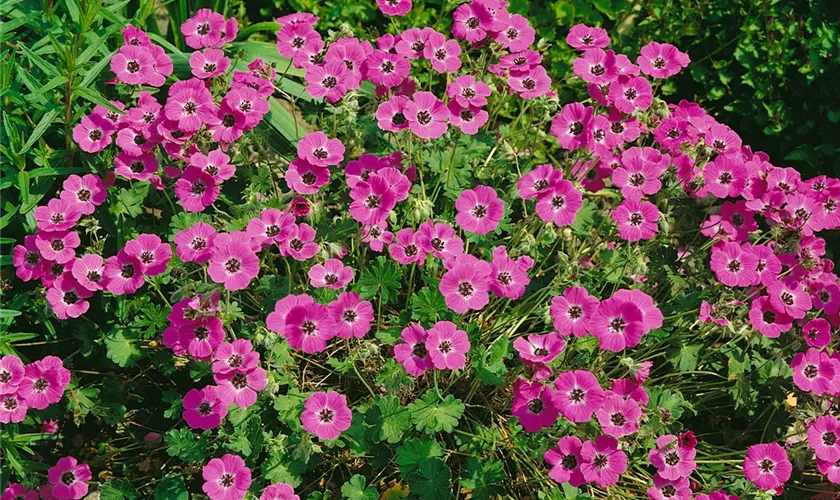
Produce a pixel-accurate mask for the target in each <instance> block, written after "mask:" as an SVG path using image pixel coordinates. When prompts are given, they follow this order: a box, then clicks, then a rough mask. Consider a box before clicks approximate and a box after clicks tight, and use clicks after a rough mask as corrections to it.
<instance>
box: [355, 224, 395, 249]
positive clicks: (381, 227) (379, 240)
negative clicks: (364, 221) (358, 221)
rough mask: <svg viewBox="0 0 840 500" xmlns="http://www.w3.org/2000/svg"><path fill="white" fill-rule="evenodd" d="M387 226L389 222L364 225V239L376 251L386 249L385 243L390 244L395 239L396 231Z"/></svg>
mask: <svg viewBox="0 0 840 500" xmlns="http://www.w3.org/2000/svg"><path fill="white" fill-rule="evenodd" d="M387 227H388V225H387V222H382V223H380V224H372V225H366V226H364V227H363V228H362V241H363V242H365V243H367V244H368V246H369V247H370V249H371V250H373V251H374V252H381V251H382V250H384V249H385V245H390V244H391V243H393V241H394V233H392V232H391V231H388V229H387Z"/></svg>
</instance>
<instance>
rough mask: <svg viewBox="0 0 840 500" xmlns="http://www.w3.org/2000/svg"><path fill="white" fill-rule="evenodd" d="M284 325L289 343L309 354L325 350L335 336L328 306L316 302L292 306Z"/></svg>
mask: <svg viewBox="0 0 840 500" xmlns="http://www.w3.org/2000/svg"><path fill="white" fill-rule="evenodd" d="M284 327H285V332H284V333H285V335H286V340H287V341H288V342H289V345H290V346H291V347H292V348H294V349H301V350H302V351H303V352H305V353H307V354H311V353H313V352H321V351H323V350H325V349H326V348H327V342H328V341H329V340H330V339H332V338H333V337H335V332H334V331H333V330H332V329H331V328H330V321H329V311H328V310H327V307H326V306H323V305H321V304H317V303H315V302H312V303H310V304H309V305H306V306H301V305H298V306H294V307H292V308H291V309H290V310H289V312H288V314H286V316H285V318H284Z"/></svg>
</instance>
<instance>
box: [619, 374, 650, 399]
mask: <svg viewBox="0 0 840 500" xmlns="http://www.w3.org/2000/svg"><path fill="white" fill-rule="evenodd" d="M610 391H612V392H613V393H615V394H617V395H619V396H621V397H622V398H624V399H626V400H632V401H635V402H636V403H638V404H639V405H640V406H647V404H648V401H649V398H648V395H647V392H646V391H645V388H644V387H642V385H641V382H639V381H636V380H633V379H629V378H619V379H616V380H613V381H612V384H611V385H610Z"/></svg>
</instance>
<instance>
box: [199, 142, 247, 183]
mask: <svg viewBox="0 0 840 500" xmlns="http://www.w3.org/2000/svg"><path fill="white" fill-rule="evenodd" d="M229 162H230V156H228V155H226V154H225V153H224V152H222V150H220V149H214V150H213V151H210V152H209V153H207V154H206V155H205V154H203V153H201V152H196V153H193V154H192V155H191V156H190V166H192V167H195V168H198V169H199V170H201V171H202V172H204V173H205V174H207V175H209V176H211V177H212V178H213V180H215V181H216V182H218V183H220V184H221V183H222V182H224V181H226V180H228V179H230V178H231V177H233V174H234V172H236V167H235V166H233V165H231V164H230V163H229Z"/></svg>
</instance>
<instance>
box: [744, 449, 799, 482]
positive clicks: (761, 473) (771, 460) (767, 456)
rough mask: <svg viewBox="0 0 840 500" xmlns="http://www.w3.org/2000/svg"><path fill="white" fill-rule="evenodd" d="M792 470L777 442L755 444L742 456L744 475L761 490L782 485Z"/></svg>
mask: <svg viewBox="0 0 840 500" xmlns="http://www.w3.org/2000/svg"><path fill="white" fill-rule="evenodd" d="M792 471H793V466H792V465H791V463H790V461H789V460H788V457H787V453H785V450H784V448H782V447H781V446H779V444H777V443H765V444H756V445H753V446H750V447H749V448H748V449H747V456H746V457H744V476H745V477H746V478H747V479H749V480H750V481H752V482H753V483H754V484H755V485H756V486H758V487H759V488H761V489H762V490H773V489H776V488H778V487H780V486H783V485H784V484H785V482H787V480H788V479H790V474H791V472H792Z"/></svg>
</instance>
